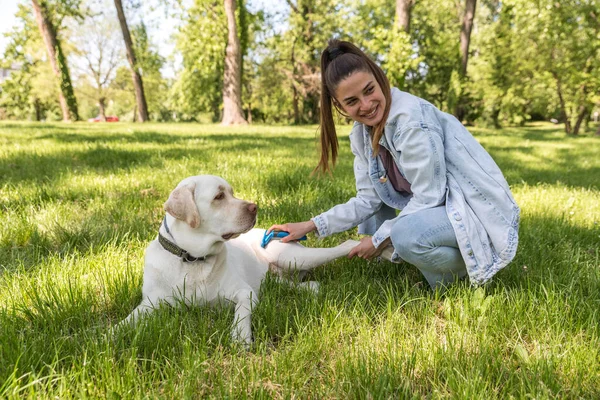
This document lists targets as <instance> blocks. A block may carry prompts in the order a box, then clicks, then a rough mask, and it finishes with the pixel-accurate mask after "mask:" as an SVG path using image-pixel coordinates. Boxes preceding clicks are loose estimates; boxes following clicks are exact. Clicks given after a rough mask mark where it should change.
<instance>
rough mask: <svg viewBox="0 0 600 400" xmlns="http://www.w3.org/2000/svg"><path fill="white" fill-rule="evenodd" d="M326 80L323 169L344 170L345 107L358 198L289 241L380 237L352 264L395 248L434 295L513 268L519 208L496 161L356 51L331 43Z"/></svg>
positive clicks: (305, 225)
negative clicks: (341, 120)
mask: <svg viewBox="0 0 600 400" xmlns="http://www.w3.org/2000/svg"><path fill="white" fill-rule="evenodd" d="M321 78H322V79H321V82H322V87H321V158H320V161H319V165H318V167H317V168H318V169H320V170H321V171H324V172H325V171H329V170H330V161H331V168H332V167H333V166H334V165H335V163H336V159H337V152H338V139H337V133H336V128H335V125H334V122H333V112H332V109H333V108H336V109H337V110H338V111H339V112H340V113H342V114H345V115H346V116H348V117H350V118H352V119H353V120H354V121H355V123H354V127H353V129H352V132H351V133H350V146H351V148H352V153H353V154H354V176H355V180H356V188H357V194H356V196H355V197H353V198H351V199H350V200H348V201H347V202H346V203H345V204H339V205H337V206H335V207H333V208H331V209H330V210H329V211H326V212H324V213H321V214H319V215H317V216H315V217H313V218H312V219H311V220H310V221H306V222H300V223H293V224H282V225H274V226H273V227H272V229H274V228H277V229H281V230H284V231H287V232H289V233H290V235H289V236H288V237H286V238H283V239H282V241H283V242H286V241H289V240H295V239H297V238H299V237H301V236H303V235H305V234H306V233H308V232H311V231H317V233H318V235H319V236H329V235H331V234H334V233H337V232H342V231H346V230H348V229H350V228H353V227H355V226H358V227H359V232H361V233H366V234H369V235H372V236H367V237H364V238H363V239H362V240H361V242H360V244H359V245H358V246H356V247H355V248H354V249H353V250H352V251H351V252H350V255H349V256H350V257H354V256H358V257H361V258H365V259H370V258H373V257H376V256H379V255H380V254H381V253H382V252H383V251H384V250H385V249H386V247H388V246H392V247H393V251H394V253H393V259H395V260H397V261H399V260H400V259H403V260H405V261H407V262H409V263H410V264H413V265H415V266H416V267H417V268H418V269H419V271H420V272H421V273H422V274H423V276H424V277H425V279H426V280H427V282H428V283H429V284H430V285H431V287H432V288H436V287H438V286H440V285H445V284H448V283H451V282H454V281H455V280H457V279H460V278H463V277H466V276H468V277H469V279H470V281H471V282H472V283H474V284H483V283H485V282H487V281H488V280H489V279H491V278H492V277H493V276H494V275H495V274H496V273H497V272H498V271H499V270H501V269H502V268H504V267H505V266H506V265H508V263H510V261H511V260H512V259H513V257H514V256H515V254H516V250H517V242H518V229H519V207H518V206H517V204H516V203H515V200H514V199H513V196H512V194H511V192H510V189H509V187H508V183H507V182H506V180H505V179H504V176H503V175H502V172H501V171H500V169H499V168H498V166H497V165H496V163H495V162H494V160H493V159H492V158H491V157H490V155H489V154H488V153H487V152H486V151H485V150H484V149H483V147H481V145H480V144H479V143H478V142H477V141H476V140H475V139H474V138H473V136H472V135H471V134H470V133H469V132H468V131H467V130H466V129H465V127H464V126H463V125H462V124H461V123H460V122H459V121H458V120H457V119H456V118H454V117H453V116H452V115H449V114H447V113H444V112H442V111H440V110H438V109H437V108H436V107H434V106H433V105H432V104H431V103H429V102H427V101H425V100H423V99H420V98H418V97H416V96H412V95H410V94H408V93H405V92H402V91H400V90H398V89H396V88H390V84H389V82H388V80H387V77H386V76H385V74H384V72H383V70H382V69H381V68H380V67H379V66H378V65H376V64H375V63H374V62H373V61H372V60H371V59H370V58H369V57H368V56H367V55H366V54H365V53H363V52H362V51H361V50H360V49H359V48H358V47H356V46H355V45H353V44H352V43H349V42H344V41H339V40H332V41H330V42H329V46H327V48H326V49H325V50H324V51H323V53H322V56H321ZM332 106H333V107H332Z"/></svg>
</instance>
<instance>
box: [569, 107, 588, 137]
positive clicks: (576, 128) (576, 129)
mask: <svg viewBox="0 0 600 400" xmlns="http://www.w3.org/2000/svg"><path fill="white" fill-rule="evenodd" d="M589 111H590V110H589V109H588V108H587V107H586V106H585V105H581V106H579V114H577V120H576V121H575V126H574V127H573V135H578V134H579V129H581V124H582V123H583V121H584V120H585V118H586V117H587V116H588V114H589Z"/></svg>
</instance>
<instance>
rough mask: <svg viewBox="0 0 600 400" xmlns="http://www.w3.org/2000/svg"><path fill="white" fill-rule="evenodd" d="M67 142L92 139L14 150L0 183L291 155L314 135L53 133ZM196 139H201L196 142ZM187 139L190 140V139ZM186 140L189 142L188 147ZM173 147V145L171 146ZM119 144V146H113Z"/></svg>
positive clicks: (1, 163)
mask: <svg viewBox="0 0 600 400" xmlns="http://www.w3.org/2000/svg"><path fill="white" fill-rule="evenodd" d="M53 136H56V137H58V138H62V139H61V140H65V141H67V142H84V143H96V146H94V147H91V148H89V149H85V150H79V149H73V150H71V149H62V150H58V151H57V152H55V153H50V154H42V155H37V154H27V153H25V152H22V153H13V154H12V155H11V156H9V157H5V158H3V159H2V160H0V176H2V179H1V180H0V182H3V183H7V182H10V183H13V184H18V183H20V182H35V183H41V182H49V181H53V180H54V179H56V178H57V177H58V176H60V175H62V174H63V173H67V172H87V171H94V172H98V173H100V174H106V173H114V172H118V171H129V170H134V169H135V168H139V167H150V168H156V169H162V167H163V166H164V162H165V161H168V160H180V159H185V158H191V159H194V160H198V161H201V162H203V163H206V164H209V165H213V166H215V167H217V168H218V165H219V161H220V160H222V159H226V158H227V156H231V155H239V154H243V153H246V152H249V151H254V150H260V151H265V150H266V149H269V148H272V149H274V150H275V151H279V152H280V151H281V150H282V149H283V151H285V152H289V154H290V156H291V155H293V154H295V151H294V148H301V149H306V148H307V147H309V146H310V144H314V141H313V140H312V139H306V138H297V137H281V136H277V137H267V136H260V135H224V134H208V135H202V136H177V135H174V136H173V135H168V134H160V133H156V132H150V133H140V134H139V135H138V134H135V135H133V136H132V135H121V134H115V135H110V136H106V135H102V136H91V137H90V136H86V135H77V134H64V133H61V134H56V135H53ZM196 140H200V141H201V142H200V143H196V142H195V141H196ZM105 142H118V143H121V142H123V143H125V144H126V146H127V147H131V145H133V144H136V143H137V144H140V143H146V144H158V145H161V144H169V146H165V147H164V148H160V147H158V148H156V149H135V150H129V149H126V148H119V147H115V146H111V145H104V143H105ZM188 142H189V143H188ZM186 143H188V144H187V145H186ZM173 145H175V147H174V146H173ZM117 146H118V145H117Z"/></svg>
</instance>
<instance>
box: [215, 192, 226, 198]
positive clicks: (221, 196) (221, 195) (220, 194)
mask: <svg viewBox="0 0 600 400" xmlns="http://www.w3.org/2000/svg"><path fill="white" fill-rule="evenodd" d="M224 198H225V193H223V192H221V193H219V194H218V195H217V196H216V197H215V200H223V199H224Z"/></svg>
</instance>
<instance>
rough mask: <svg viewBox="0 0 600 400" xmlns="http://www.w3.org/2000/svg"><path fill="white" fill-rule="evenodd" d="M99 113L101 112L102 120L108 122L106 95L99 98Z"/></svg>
mask: <svg viewBox="0 0 600 400" xmlns="http://www.w3.org/2000/svg"><path fill="white" fill-rule="evenodd" d="M98 113H99V114H100V121H102V122H106V99H105V98H104V97H100V98H99V99H98Z"/></svg>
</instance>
